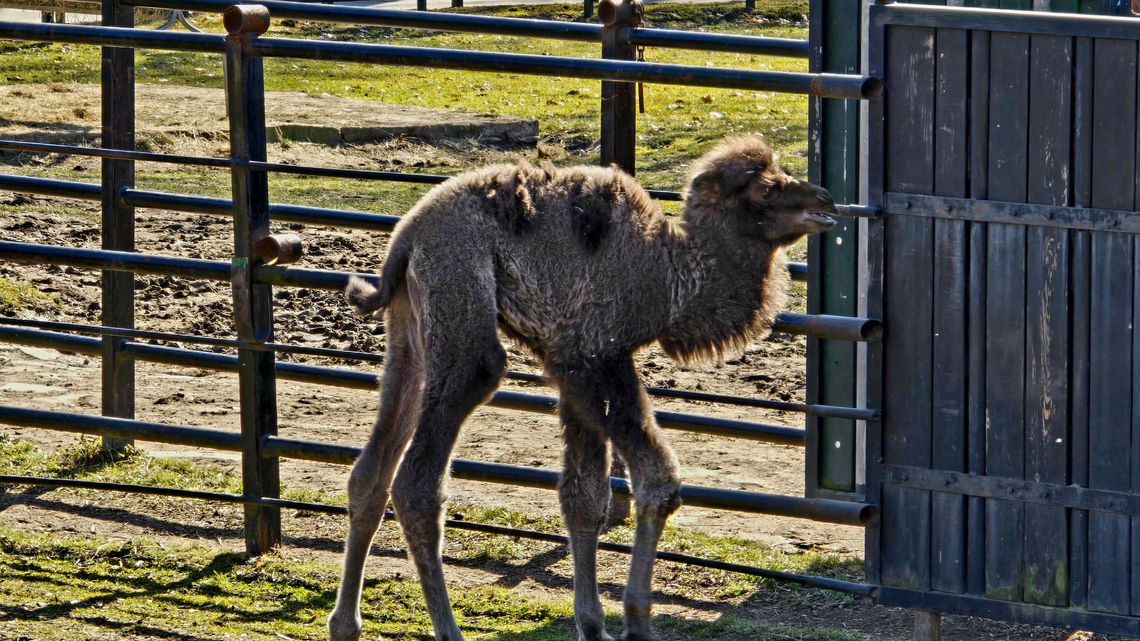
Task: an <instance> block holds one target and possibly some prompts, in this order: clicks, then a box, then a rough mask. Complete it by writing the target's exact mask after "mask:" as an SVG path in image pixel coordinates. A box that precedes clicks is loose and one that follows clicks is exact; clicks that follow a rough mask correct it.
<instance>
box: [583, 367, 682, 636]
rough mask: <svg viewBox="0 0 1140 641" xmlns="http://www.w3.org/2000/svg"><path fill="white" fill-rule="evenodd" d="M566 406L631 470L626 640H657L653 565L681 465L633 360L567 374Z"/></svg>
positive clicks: (676, 497) (674, 505) (675, 505)
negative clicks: (633, 518) (609, 442)
mask: <svg viewBox="0 0 1140 641" xmlns="http://www.w3.org/2000/svg"><path fill="white" fill-rule="evenodd" d="M564 372H565V374H564V376H563V377H562V380H563V385H564V387H565V388H566V389H567V393H564V395H563V399H562V401H563V403H566V404H568V405H571V406H572V407H574V409H575V410H576V411H577V412H578V413H579V414H581V415H582V416H591V417H592V420H593V421H596V424H597V425H598V426H599V427H600V428H601V429H602V430H603V431H604V432H605V434H606V435H607V436H609V438H610V439H611V440H612V441H613V444H614V446H615V447H616V448H617V449H618V451H619V452H620V453H621V456H622V458H623V459H625V462H626V464H627V465H629V472H630V478H631V480H632V483H633V500H634V507H635V510H636V529H635V531H634V542H633V557H632V559H631V560H630V564H629V581H628V582H627V583H626V588H625V594H624V596H623V599H622V601H623V605H624V609H625V633H624V634H623V635H622V638H623V639H624V640H626V641H634V640H638V641H640V640H645V639H654V638H656V637H655V634H654V632H653V622H652V620H651V618H650V609H651V599H652V587H653V586H652V582H653V562H654V559H655V557H656V555H657V543H658V541H659V540H660V538H661V533H662V531H663V530H664V528H665V521H666V519H667V518H668V517H669V515H670V514H672V513H673V512H674V511H676V509H677V508H678V507H679V506H680V504H681V501H680V495H679V492H678V490H679V489H680V481H679V480H678V477H677V460H676V457H675V456H674V455H673V451H672V450H671V449H670V448H669V446H668V445H667V444H666V443H665V439H664V438H663V436H662V435H661V432H660V430H659V429H658V428H657V425H656V423H655V422H654V420H653V415H652V413H651V412H650V410H649V403H648V399H647V398H646V396H645V389H644V388H643V387H642V385H641V381H640V380H639V379H638V377H637V370H636V369H635V368H634V366H633V360H632V358H631V357H630V356H629V355H621V356H616V355H615V356H613V357H608V358H591V359H588V360H587V361H586V362H583V363H580V364H578V365H577V366H575V367H573V368H567V369H565V370H564Z"/></svg>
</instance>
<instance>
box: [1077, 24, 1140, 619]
mask: <svg viewBox="0 0 1140 641" xmlns="http://www.w3.org/2000/svg"><path fill="white" fill-rule="evenodd" d="M1093 46H1094V64H1093V114H1092V119H1093V130H1092V137H1093V140H1092V201H1091V204H1092V206H1094V207H1113V208H1124V207H1132V205H1133V203H1134V180H1135V168H1136V164H1135V163H1136V160H1135V153H1136V148H1135V147H1136V142H1135V141H1136V42H1134V41H1127V40H1109V39H1098V40H1096V41H1095V42H1094V45H1093ZM1132 245H1133V240H1132V238H1131V237H1130V236H1128V235H1125V234H1108V233H1094V234H1092V247H1091V249H1092V283H1091V308H1092V309H1091V314H1090V320H1089V341H1090V350H1089V351H1090V354H1089V391H1090V397H1089V458H1090V461H1091V462H1092V464H1091V465H1090V466H1089V486H1090V487H1094V488H1100V489H1108V490H1127V489H1129V487H1130V478H1129V474H1130V469H1129V460H1128V459H1129V454H1130V452H1129V448H1127V447H1123V446H1122V445H1123V444H1124V443H1129V442H1130V440H1131V438H1132V434H1131V413H1132V406H1131V394H1132V387H1131V381H1130V380H1129V376H1128V375H1127V374H1128V373H1129V372H1131V371H1132V363H1131V361H1132V358H1131V356H1132V328H1131V323H1132V282H1131V281H1132V279H1131V278H1130V277H1126V276H1128V275H1130V274H1131V270H1132V268H1133V262H1132V261H1133V252H1132V249H1133V247H1132ZM1130 535H1131V523H1130V520H1129V519H1128V518H1127V517H1124V516H1119V515H1113V514H1106V513H1103V512H1093V513H1091V514H1090V515H1089V542H1088V552H1089V561H1088V563H1089V566H1088V573H1089V583H1088V607H1089V609H1090V610H1096V611H1102V612H1112V613H1117V614H1124V613H1128V612H1129V611H1130V610H1131V597H1130V587H1131V586H1130V583H1131V581H1130V572H1129V567H1130V563H1129V556H1130V544H1129V539H1130Z"/></svg>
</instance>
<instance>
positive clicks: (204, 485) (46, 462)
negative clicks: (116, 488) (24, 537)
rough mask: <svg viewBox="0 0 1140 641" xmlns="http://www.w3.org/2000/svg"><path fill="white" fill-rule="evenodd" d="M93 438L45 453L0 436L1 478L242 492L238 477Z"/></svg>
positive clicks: (21, 441) (22, 441) (207, 466)
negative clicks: (118, 447) (104, 445)
mask: <svg viewBox="0 0 1140 641" xmlns="http://www.w3.org/2000/svg"><path fill="white" fill-rule="evenodd" d="M100 443H101V442H100V440H99V439H98V438H95V437H82V438H80V439H79V440H78V441H77V442H76V443H74V444H72V445H70V446H67V447H61V448H58V449H56V450H53V451H50V452H45V451H44V450H42V449H40V448H38V447H36V446H35V445H33V444H31V443H29V442H28V441H24V440H16V439H11V438H8V437H6V436H4V435H2V434H0V474H9V475H27V476H49V477H60V478H73V479H83V480H89V481H103V482H108V483H132V484H136V485H149V486H155V487H177V488H183V489H195V490H207V491H213V492H231V493H233V492H240V490H241V479H240V478H239V476H238V475H237V474H235V473H234V472H232V471H230V470H227V469H224V468H221V467H217V466H212V465H199V464H196V463H194V462H193V461H189V460H185V459H173V458H157V457H151V456H148V455H146V454H145V453H144V452H142V451H141V450H139V449H136V448H133V447H128V448H125V449H123V450H121V451H109V450H106V449H104V448H102V447H101V445H100Z"/></svg>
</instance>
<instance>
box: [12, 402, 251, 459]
mask: <svg viewBox="0 0 1140 641" xmlns="http://www.w3.org/2000/svg"><path fill="white" fill-rule="evenodd" d="M0 423H4V424H7V425H18V426H20V427H35V428H40V429H48V430H57V431H62V432H76V433H80V434H98V435H100V436H110V437H113V438H118V439H125V440H132V439H138V440H144V441H154V442H156V443H171V444H175V445H190V446H193V447H206V448H211V449H215V450H226V451H231V452H237V451H241V435H239V434H237V433H236V432H223V431H220V430H210V429H205V428H201V427H188V426H184V425H166V424H164V423H151V422H147V421H136V420H133V419H125V418H113V417H110V416H91V415H88V414H74V413H70V412H55V411H48V410H34V409H28V408H23V407H11V406H8V405H0Z"/></svg>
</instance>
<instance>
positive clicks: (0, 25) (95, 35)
mask: <svg viewBox="0 0 1140 641" xmlns="http://www.w3.org/2000/svg"><path fill="white" fill-rule="evenodd" d="M0 40H33V41H48V42H65V43H68V44H78V45H100V46H105V47H127V48H140V49H160V50H166V51H204V52H207V53H224V52H225V50H226V40H225V36H220V35H212V34H207V33H183V32H180V31H154V30H151V29H126V28H123V27H91V26H82V25H70V24H56V23H40V22H0Z"/></svg>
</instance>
